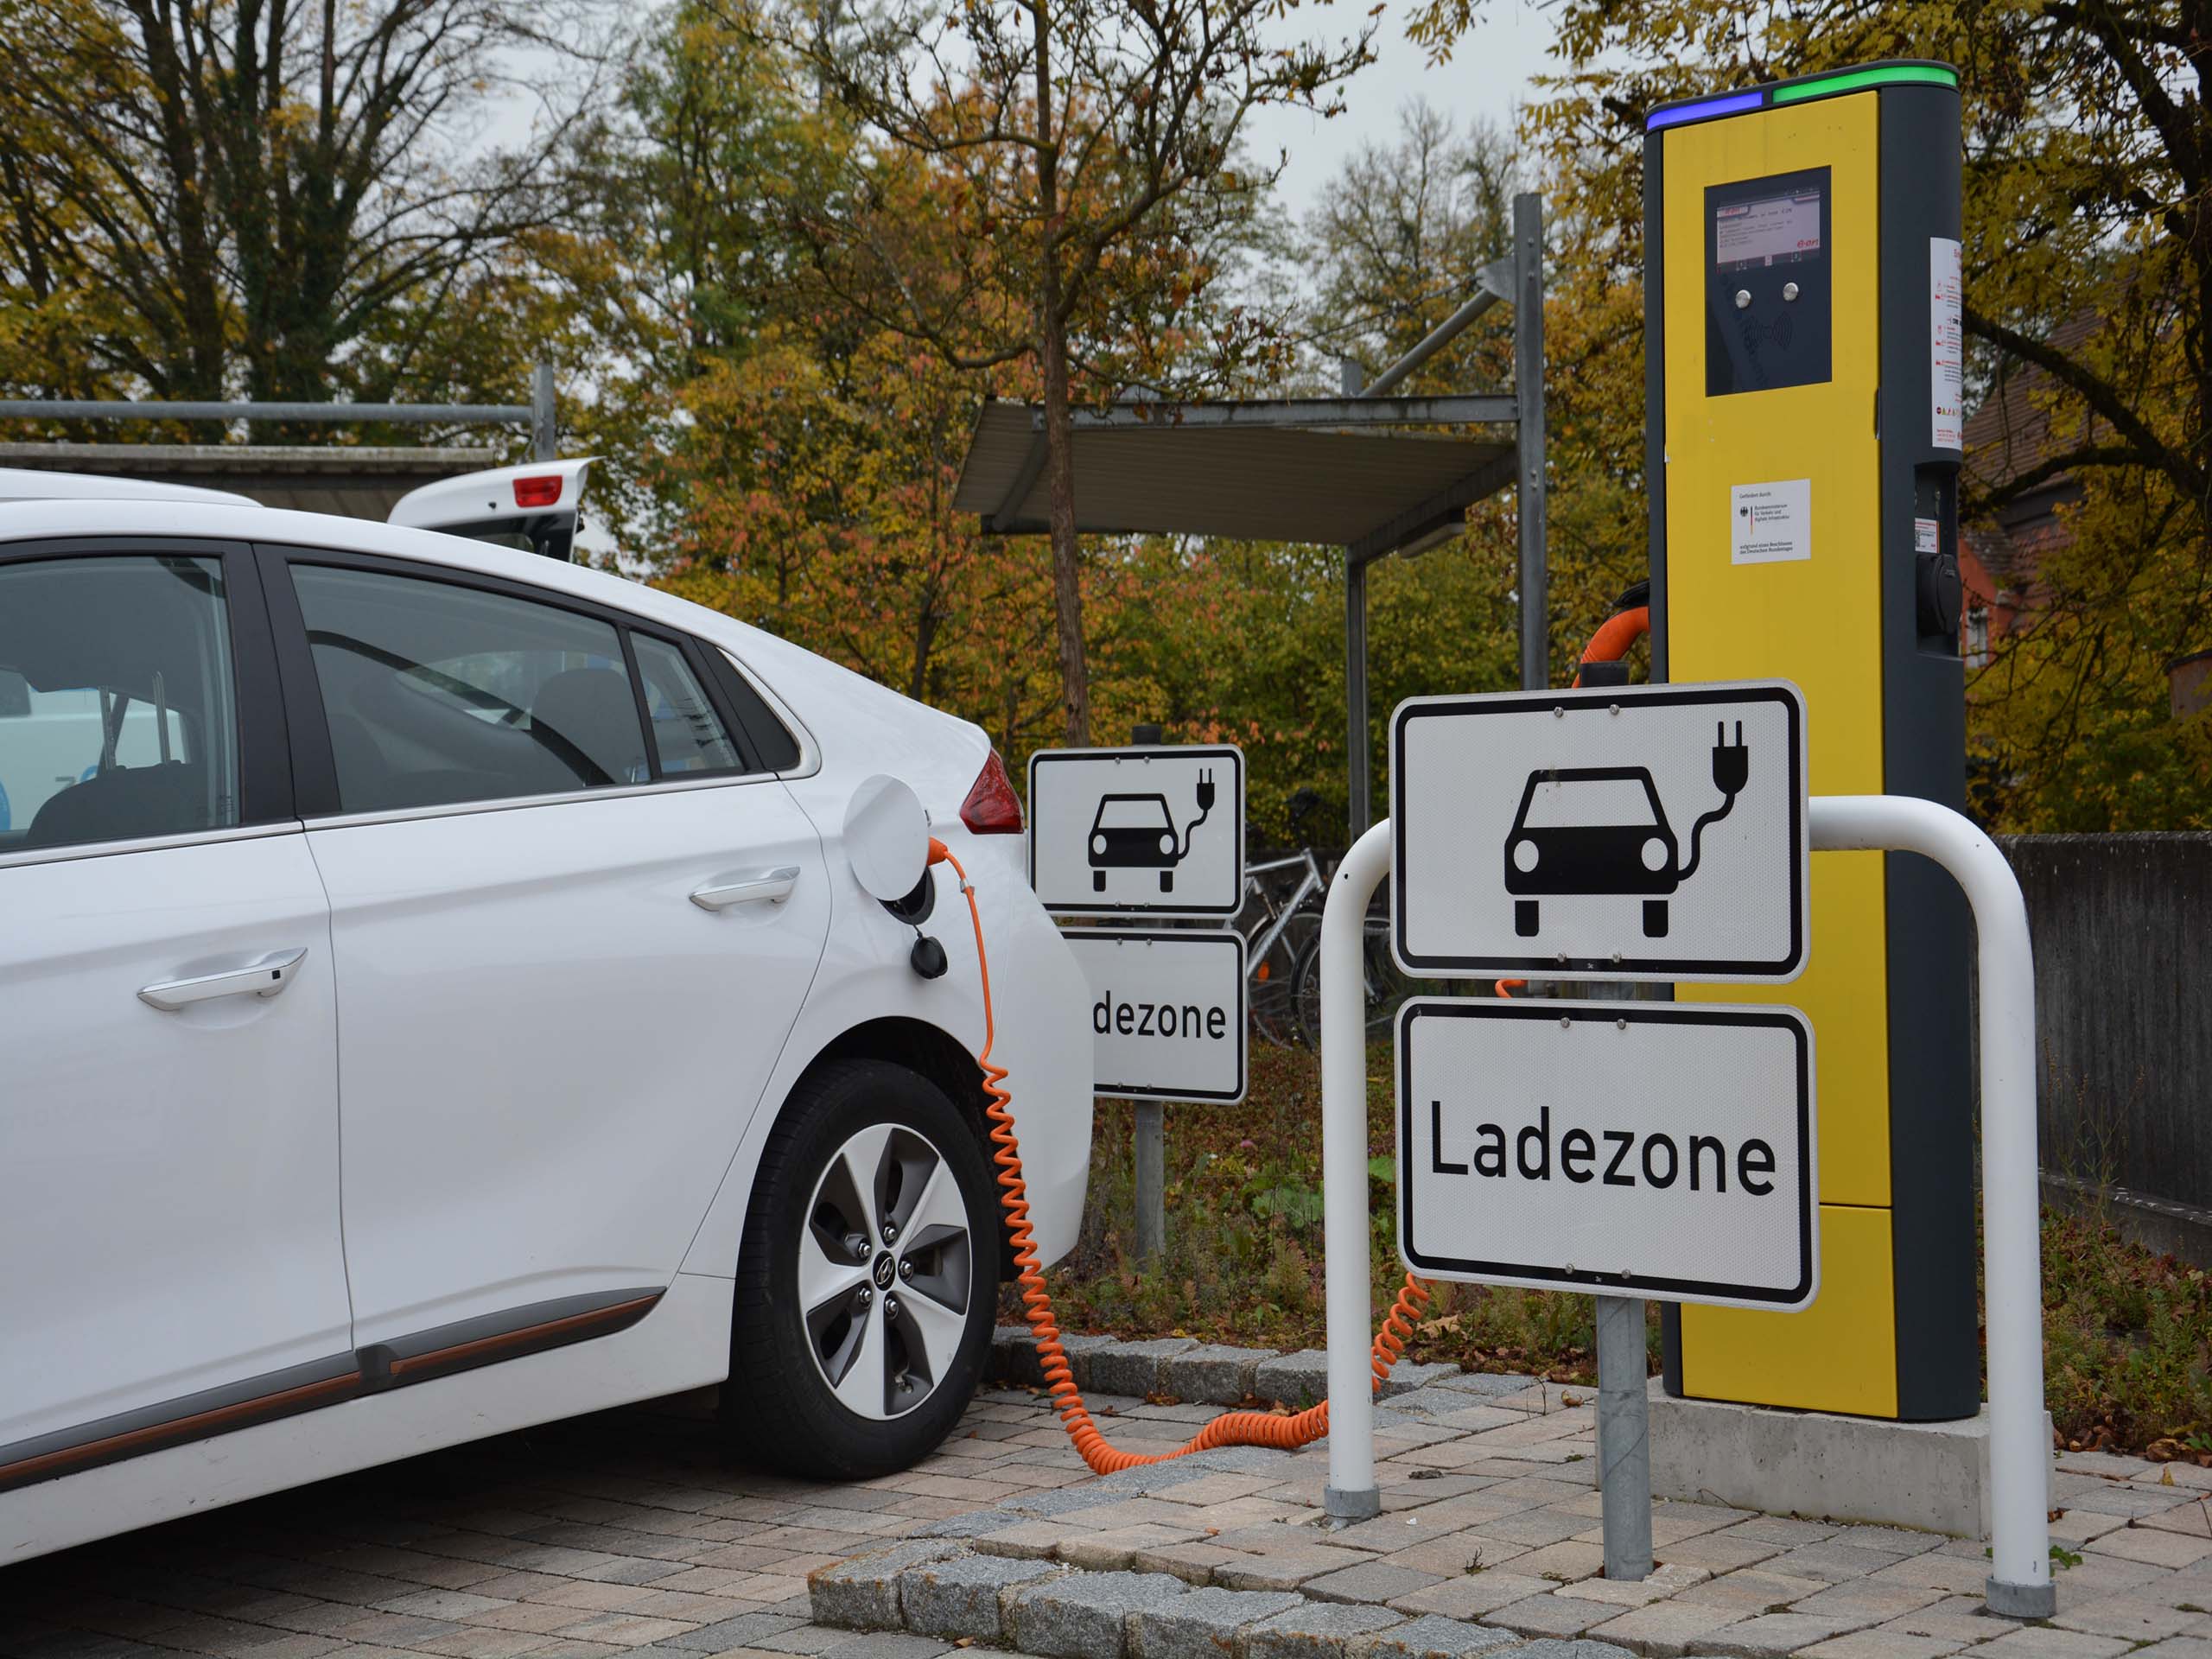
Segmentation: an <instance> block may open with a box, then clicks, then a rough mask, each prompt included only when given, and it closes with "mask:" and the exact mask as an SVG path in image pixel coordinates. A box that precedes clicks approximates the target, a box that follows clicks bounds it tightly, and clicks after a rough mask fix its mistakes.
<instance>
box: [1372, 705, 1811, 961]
mask: <svg viewBox="0 0 2212 1659" xmlns="http://www.w3.org/2000/svg"><path fill="white" fill-rule="evenodd" d="M1805 770H1806V766H1805V704H1804V697H1803V695H1802V693H1801V692H1800V691H1799V690H1797V688H1796V686H1794V685H1791V684H1789V683H1788V682H1786V681H1780V680H1777V681H1762V682H1751V683H1740V684H1725V685H1661V686H1643V687H1637V688H1633V689H1631V688H1629V687H1617V688H1602V689H1599V690H1587V691H1531V692H1519V693H1510V694H1504V695H1499V696H1471V697H1416V698H1414V699H1412V700H1411V701H1409V702H1403V703H1401V704H1400V705H1399V706H1398V709H1397V712H1396V714H1395V715H1394V716H1393V717H1392V719H1391V722H1390V780H1391V781H1390V789H1391V797H1392V799H1391V813H1390V817H1391V823H1392V825H1393V837H1392V839H1393V845H1392V852H1391V857H1392V863H1391V880H1392V891H1393V892H1394V893H1397V894H1399V895H1401V897H1400V901H1399V902H1398V903H1397V904H1396V905H1395V906H1394V907H1393V915H1392V928H1391V940H1390V943H1391V949H1392V950H1393V952H1394V953H1395V956H1396V957H1397V960H1398V963H1399V966H1400V967H1402V968H1403V969H1405V970H1406V971H1407V972H1408V973H1409V974H1413V975H1416V976H1452V975H1462V974H1464V975H1470V976H1491V975H1497V974H1524V975H1525V974H1578V975H1584V976H1598V977H1602V978H1605V979H1701V980H1788V979H1795V978H1796V976H1798V974H1800V973H1801V972H1802V971H1803V969H1804V965H1805V953H1806V950H1807V948H1808V939H1807V890H1806V863H1807V858H1808V850H1809V843H1808V832H1807V819H1806V812H1805Z"/></svg>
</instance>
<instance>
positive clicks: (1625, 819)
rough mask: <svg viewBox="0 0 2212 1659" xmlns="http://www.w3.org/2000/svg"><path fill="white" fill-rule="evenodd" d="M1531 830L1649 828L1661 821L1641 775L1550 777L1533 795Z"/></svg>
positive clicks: (1538, 786)
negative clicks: (1653, 807)
mask: <svg viewBox="0 0 2212 1659" xmlns="http://www.w3.org/2000/svg"><path fill="white" fill-rule="evenodd" d="M1524 822H1525V823H1526V824H1527V827H1528V828H1529V829H1649V827H1650V826H1651V825H1652V824H1654V823H1656V822H1657V819H1656V817H1654V816H1653V813H1652V810H1651V797H1650V796H1649V794H1648V793H1646V792H1645V789H1644V784H1643V779H1640V778H1548V779H1544V781H1543V782H1541V783H1540V784H1538V785H1536V788H1535V793H1534V794H1532V795H1531V796H1529V812H1528V817H1526V819H1525V820H1524Z"/></svg>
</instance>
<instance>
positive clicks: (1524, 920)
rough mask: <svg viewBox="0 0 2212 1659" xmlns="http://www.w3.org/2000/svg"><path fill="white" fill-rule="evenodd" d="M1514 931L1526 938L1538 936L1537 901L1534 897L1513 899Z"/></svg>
mask: <svg viewBox="0 0 2212 1659" xmlns="http://www.w3.org/2000/svg"><path fill="white" fill-rule="evenodd" d="M1513 931H1514V932H1515V933H1516V934H1517V935H1519V936H1520V937H1521V938H1524V939H1533V938H1535V937H1536V901H1535V899H1515V900H1514V901H1513Z"/></svg>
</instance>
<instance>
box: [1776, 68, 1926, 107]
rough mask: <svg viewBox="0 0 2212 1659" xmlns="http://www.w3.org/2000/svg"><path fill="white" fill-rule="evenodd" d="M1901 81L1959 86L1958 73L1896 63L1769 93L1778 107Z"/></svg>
mask: <svg viewBox="0 0 2212 1659" xmlns="http://www.w3.org/2000/svg"><path fill="white" fill-rule="evenodd" d="M1899 81H1920V82H1923V83H1925V84H1928V85H1931V86H1957V85H1958V84H1959V77H1958V73H1957V72H1956V71H1955V70H1951V69H1939V68H1936V67H1935V66H1933V65H1932V64H1924V63H1896V64H1890V65H1887V66H1885V67H1882V68H1878V69H1853V70H1847V71H1846V72H1845V73H1842V74H1840V75H1823V76H1821V78H1820V79H1817V80H1801V81H1799V82H1797V83H1796V85H1795V86H1777V87H1775V88H1774V89H1773V91H1772V92H1770V94H1769V96H1770V98H1771V99H1772V100H1773V101H1774V102H1775V103H1777V104H1796V103H1798V102H1800V101H1802V100H1803V99H1808V98H1834V96H1835V95H1836V94H1837V93H1839V92H1857V91H1859V89H1860V88H1861V87H1865V86H1895V85H1896V84H1897V83H1898V82H1899Z"/></svg>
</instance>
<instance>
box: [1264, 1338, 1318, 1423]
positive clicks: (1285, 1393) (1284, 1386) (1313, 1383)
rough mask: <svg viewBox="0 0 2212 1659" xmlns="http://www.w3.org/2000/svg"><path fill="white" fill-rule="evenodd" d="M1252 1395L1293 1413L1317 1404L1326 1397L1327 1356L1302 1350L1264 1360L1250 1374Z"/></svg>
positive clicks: (1311, 1349)
mask: <svg viewBox="0 0 2212 1659" xmlns="http://www.w3.org/2000/svg"><path fill="white" fill-rule="evenodd" d="M1252 1392H1253V1393H1255V1394H1256V1395H1259V1396H1260V1398H1262V1400H1272V1401H1274V1402H1275V1403H1276V1404H1277V1405H1279V1406H1288V1407H1289V1408H1291V1409H1292V1410H1293V1411H1300V1410H1303V1409H1304V1408H1306V1407H1307V1406H1316V1405H1319V1404H1320V1402H1322V1401H1324V1400H1325V1399H1327V1398H1328V1397H1329V1356H1328V1355H1327V1353H1326V1352H1325V1351H1323V1350H1321V1349H1319V1348H1301V1349H1300V1350H1299V1351H1297V1352H1296V1353H1294V1354H1277V1355H1276V1356H1275V1357H1274V1358H1273V1359H1263V1360H1262V1361H1261V1362H1260V1363H1259V1368H1258V1369H1257V1370H1255V1372H1254V1373H1253V1375H1252Z"/></svg>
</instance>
